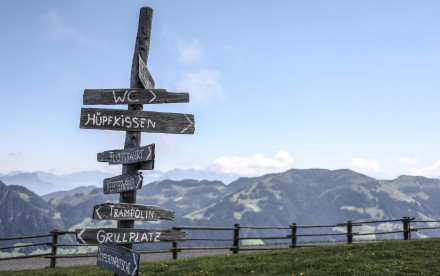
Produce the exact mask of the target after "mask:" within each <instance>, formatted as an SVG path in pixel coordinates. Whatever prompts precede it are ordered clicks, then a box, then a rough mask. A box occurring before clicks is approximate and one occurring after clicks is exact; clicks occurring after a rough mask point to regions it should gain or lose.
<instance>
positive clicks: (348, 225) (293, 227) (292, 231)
mask: <svg viewBox="0 0 440 276" xmlns="http://www.w3.org/2000/svg"><path fill="white" fill-rule="evenodd" d="M375 223H401V227H400V226H399V228H401V230H400V229H399V230H393V228H396V227H395V226H396V224H392V225H391V231H378V232H368V233H363V232H362V233H358V232H354V231H353V227H360V226H363V225H365V224H375ZM411 223H412V224H413V225H420V224H422V223H425V224H426V223H428V224H431V225H428V226H425V225H421V227H411V226H412V225H411ZM433 224H435V225H433ZM437 225H439V226H437ZM323 228H333V229H331V230H332V231H339V232H331V233H329V232H327V233H306V232H304V231H309V230H311V229H312V230H313V229H316V230H318V229H323ZM334 228H337V230H335V229H334ZM173 229H175V230H189V232H190V233H188V239H187V241H201V242H231V243H230V245H227V246H218V245H217V246H179V245H180V243H178V242H172V243H171V247H170V248H169V249H164V250H140V251H139V253H141V254H154V253H167V252H170V253H171V254H172V258H173V259H177V257H178V253H179V252H182V251H183V250H220V249H223V250H230V251H231V252H232V253H233V254H237V253H239V252H240V251H256V250H273V249H288V248H295V247H305V246H316V245H319V244H318V243H316V244H305V243H304V242H302V244H299V243H298V238H301V237H326V236H346V243H347V244H351V243H353V237H356V236H360V237H361V236H371V235H387V234H397V233H403V235H402V238H403V240H410V239H411V233H412V232H415V231H418V230H433V229H440V220H415V218H414V217H412V218H411V217H403V218H401V219H389V220H371V221H356V222H352V221H347V222H344V223H338V224H330V225H297V224H296V223H292V224H290V225H289V226H287V227H285V226H242V225H240V224H234V227H208V226H173ZM342 229H344V230H345V231H344V232H341V231H342ZM249 230H260V232H261V231H265V230H271V231H272V232H273V231H274V230H280V231H284V233H286V230H287V232H288V234H284V235H278V236H274V235H272V236H263V235H261V234H260V235H258V236H248V235H244V234H243V232H242V231H249ZM387 230H390V229H387ZM198 231H222V233H223V232H224V231H226V232H229V235H231V236H230V237H231V238H224V237H219V238H215V237H213V238H204V237H197V236H196V235H190V234H192V232H194V233H195V234H197V232H198ZM298 231H300V233H298ZM319 232H322V230H321V231H319ZM240 233H241V234H240ZM75 234H76V232H74V231H59V230H53V231H51V232H50V234H44V235H34V236H22V237H7V238H0V245H1V242H5V241H13V240H20V239H21V240H27V239H41V238H51V240H50V241H46V242H37V243H29V244H20V245H10V246H4V247H0V250H8V249H9V250H10V249H15V248H20V249H22V248H27V247H32V246H43V247H44V246H45V247H47V248H48V249H50V253H46V254H34V255H32V254H31V255H24V256H12V257H6V258H0V261H2V260H12V259H24V258H35V257H43V258H48V259H50V267H55V266H56V259H57V258H81V257H96V256H97V254H96V253H81V254H58V252H57V251H58V248H59V247H78V248H79V247H81V246H88V247H91V248H94V247H97V245H87V244H69V243H60V242H59V241H58V238H59V237H60V236H64V235H75ZM247 240H278V241H285V240H289V241H288V242H287V243H288V244H287V243H286V242H283V246H284V247H283V246H280V245H278V246H277V247H276V248H275V247H274V244H266V245H265V246H258V245H255V246H246V245H244V244H241V245H240V241H241V242H244V241H247ZM339 243H340V242H339ZM271 245H272V246H271Z"/></svg>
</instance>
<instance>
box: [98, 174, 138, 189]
mask: <svg viewBox="0 0 440 276" xmlns="http://www.w3.org/2000/svg"><path fill="white" fill-rule="evenodd" d="M103 182H104V183H103V192H104V194H117V193H122V192H128V191H135V190H139V189H140V188H142V183H143V177H142V173H141V172H136V173H132V174H123V175H118V176H115V177H111V178H105V179H104V181H103Z"/></svg>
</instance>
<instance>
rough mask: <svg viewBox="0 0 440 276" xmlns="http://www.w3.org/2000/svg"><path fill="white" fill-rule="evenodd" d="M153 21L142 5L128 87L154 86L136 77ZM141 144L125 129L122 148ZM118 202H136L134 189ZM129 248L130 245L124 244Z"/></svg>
mask: <svg viewBox="0 0 440 276" xmlns="http://www.w3.org/2000/svg"><path fill="white" fill-rule="evenodd" d="M152 21H153V9H152V8H150V7H143V8H141V10H140V12H139V23H138V30H137V35H136V43H135V46H134V53H133V60H132V63H131V75H130V88H148V89H151V88H154V84H152V86H151V87H144V86H143V85H142V83H141V82H140V80H139V78H138V69H139V56H141V58H142V59H143V60H144V62H145V64H147V61H148V52H149V50H150V36H151V23H152ZM128 110H131V111H141V110H143V105H142V104H130V105H128ZM140 145H141V132H136V131H127V132H126V134H125V144H124V148H125V149H127V148H136V147H139V146H140ZM138 169H139V165H138V164H126V165H122V174H129V173H134V172H137V170H138ZM119 202H121V203H136V191H132V192H123V193H121V194H120V195H119ZM133 227H134V220H120V221H118V228H133ZM124 246H126V247H127V248H130V249H131V245H124Z"/></svg>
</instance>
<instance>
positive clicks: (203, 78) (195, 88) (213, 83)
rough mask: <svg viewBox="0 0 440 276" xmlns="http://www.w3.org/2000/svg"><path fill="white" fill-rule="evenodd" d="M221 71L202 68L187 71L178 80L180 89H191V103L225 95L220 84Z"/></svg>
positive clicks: (177, 86)
mask: <svg viewBox="0 0 440 276" xmlns="http://www.w3.org/2000/svg"><path fill="white" fill-rule="evenodd" d="M220 77H221V75H220V72H218V71H217V70H208V69H200V70H199V71H197V72H186V73H184V74H183V75H182V77H181V79H180V81H178V82H177V85H176V88H177V90H178V91H189V92H190V102H191V103H204V102H207V101H209V100H213V99H223V98H224V97H225V95H224V92H223V90H222V87H221V86H220V83H219V80H220Z"/></svg>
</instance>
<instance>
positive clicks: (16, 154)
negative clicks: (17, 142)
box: [8, 151, 21, 159]
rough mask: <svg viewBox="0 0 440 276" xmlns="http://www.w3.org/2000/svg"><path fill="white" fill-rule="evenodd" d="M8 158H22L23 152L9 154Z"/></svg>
mask: <svg viewBox="0 0 440 276" xmlns="http://www.w3.org/2000/svg"><path fill="white" fill-rule="evenodd" d="M8 156H9V157H10V158H12V159H15V158H18V157H20V156H21V152H20V151H13V152H9V153H8Z"/></svg>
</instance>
